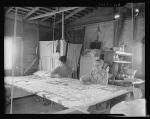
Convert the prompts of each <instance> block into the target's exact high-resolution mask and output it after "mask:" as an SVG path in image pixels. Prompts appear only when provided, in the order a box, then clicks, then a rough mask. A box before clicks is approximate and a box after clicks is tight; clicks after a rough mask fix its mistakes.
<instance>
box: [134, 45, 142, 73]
mask: <svg viewBox="0 0 150 119" xmlns="http://www.w3.org/2000/svg"><path fill="white" fill-rule="evenodd" d="M133 58H134V69H136V70H137V74H138V75H142V74H143V70H142V61H143V55H142V44H141V43H139V42H135V43H134V55H133Z"/></svg>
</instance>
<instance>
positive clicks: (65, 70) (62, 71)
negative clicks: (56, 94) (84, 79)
mask: <svg viewBox="0 0 150 119" xmlns="http://www.w3.org/2000/svg"><path fill="white" fill-rule="evenodd" d="M59 61H60V66H58V67H56V68H55V69H54V70H53V71H52V72H51V73H50V77H51V78H65V77H68V78H71V77H72V68H71V67H69V66H68V65H67V58H66V56H61V57H60V58H59Z"/></svg>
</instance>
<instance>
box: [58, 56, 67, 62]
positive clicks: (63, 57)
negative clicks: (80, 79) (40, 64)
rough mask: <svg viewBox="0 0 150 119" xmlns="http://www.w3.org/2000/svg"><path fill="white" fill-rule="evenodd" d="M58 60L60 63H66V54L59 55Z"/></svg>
mask: <svg viewBox="0 0 150 119" xmlns="http://www.w3.org/2000/svg"><path fill="white" fill-rule="evenodd" d="M59 61H60V62H61V63H66V62H67V58H66V56H60V57H59Z"/></svg>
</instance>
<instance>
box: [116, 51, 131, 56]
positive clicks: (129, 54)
mask: <svg viewBox="0 0 150 119" xmlns="http://www.w3.org/2000/svg"><path fill="white" fill-rule="evenodd" d="M116 54H118V55H123V56H132V54H131V53H127V52H120V51H116Z"/></svg>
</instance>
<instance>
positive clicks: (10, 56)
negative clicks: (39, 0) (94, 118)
mask: <svg viewBox="0 0 150 119" xmlns="http://www.w3.org/2000/svg"><path fill="white" fill-rule="evenodd" d="M146 107H147V106H146V98H145V3H125V4H123V5H121V4H119V3H118V4H111V3H110V4H109V5H108V4H106V3H101V4H100V3H99V4H97V5H95V6H91V7H89V6H87V7H86V6H84V7H78V6H74V7H73V6H71V7H70V6H68V7H63V6H62V7H53V6H50V7H44V6H42V7H41V6H37V7H30V6H29V7H28V6H27V7H26V6H25V7H19V6H15V7H4V114H101V115H106V116H107V115H109V116H110V115H116V116H117V115H118V116H147V110H146V109H147V108H146Z"/></svg>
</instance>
